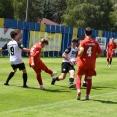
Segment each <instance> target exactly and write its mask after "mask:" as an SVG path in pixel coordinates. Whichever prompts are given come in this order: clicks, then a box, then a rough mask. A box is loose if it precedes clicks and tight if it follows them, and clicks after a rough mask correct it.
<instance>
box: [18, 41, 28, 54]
mask: <svg viewBox="0 0 117 117" xmlns="http://www.w3.org/2000/svg"><path fill="white" fill-rule="evenodd" d="M18 47H19V48H20V49H22V50H23V51H25V52H30V49H28V48H25V47H24V46H23V45H22V44H21V43H19V42H18Z"/></svg>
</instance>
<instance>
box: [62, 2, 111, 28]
mask: <svg viewBox="0 0 117 117" xmlns="http://www.w3.org/2000/svg"><path fill="white" fill-rule="evenodd" d="M76 3H77V4H76ZM111 12H113V4H112V2H111V1H110V0H94V1H93V2H92V0H74V1H73V0H67V10H66V12H65V14H64V15H63V17H62V20H63V22H64V24H65V25H69V26H74V27H87V26H91V27H92V28H94V29H102V30H103V29H105V30H110V28H111V26H112V22H111V18H110V14H111Z"/></svg>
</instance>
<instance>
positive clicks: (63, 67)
mask: <svg viewBox="0 0 117 117" xmlns="http://www.w3.org/2000/svg"><path fill="white" fill-rule="evenodd" d="M70 70H74V71H75V68H74V66H73V65H71V64H70V63H68V62H62V65H61V73H68V72H69V71H70Z"/></svg>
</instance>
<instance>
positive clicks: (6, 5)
mask: <svg viewBox="0 0 117 117" xmlns="http://www.w3.org/2000/svg"><path fill="white" fill-rule="evenodd" d="M13 16H14V8H13V3H12V0H0V17H3V18H13Z"/></svg>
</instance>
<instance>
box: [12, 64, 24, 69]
mask: <svg viewBox="0 0 117 117" xmlns="http://www.w3.org/2000/svg"><path fill="white" fill-rule="evenodd" d="M11 67H12V68H13V70H15V69H17V68H19V70H23V69H25V64H24V63H20V64H16V65H11Z"/></svg>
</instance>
